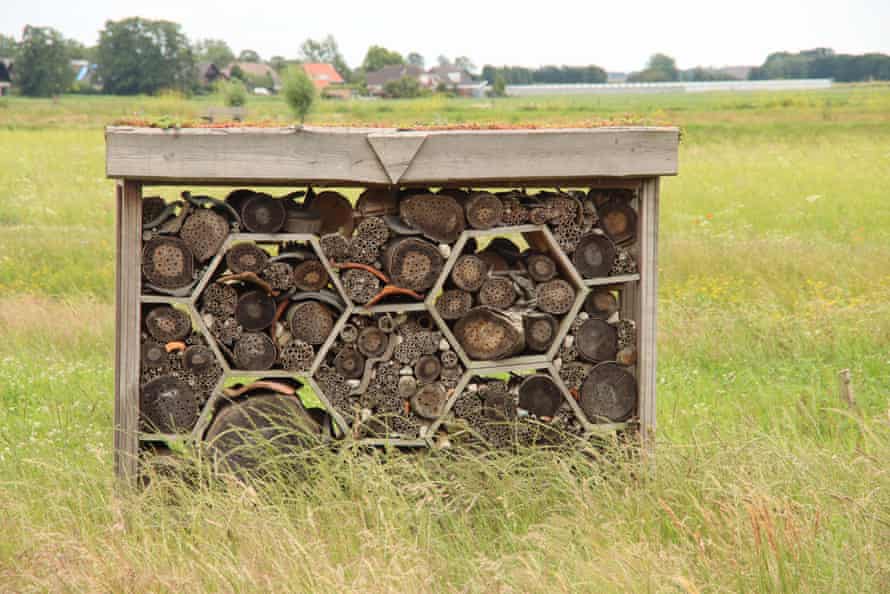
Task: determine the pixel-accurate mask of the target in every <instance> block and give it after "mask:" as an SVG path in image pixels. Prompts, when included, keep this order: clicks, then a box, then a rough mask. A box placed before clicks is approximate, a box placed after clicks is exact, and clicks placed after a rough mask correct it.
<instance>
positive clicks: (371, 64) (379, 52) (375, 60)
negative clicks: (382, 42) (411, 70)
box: [362, 45, 405, 72]
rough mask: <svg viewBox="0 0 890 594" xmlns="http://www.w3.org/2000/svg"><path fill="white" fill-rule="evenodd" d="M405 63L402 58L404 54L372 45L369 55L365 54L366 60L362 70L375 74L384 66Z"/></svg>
mask: <svg viewBox="0 0 890 594" xmlns="http://www.w3.org/2000/svg"><path fill="white" fill-rule="evenodd" d="M404 63H405V59H404V58H402V54H400V53H399V52H395V51H392V50H388V49H386V48H385V47H382V46H379V45H372V46H371V47H369V48H368V53H366V54H365V59H364V61H363V62H362V69H363V70H364V71H365V72H374V71H375V70H380V69H381V68H383V67H384V66H392V65H395V64H404Z"/></svg>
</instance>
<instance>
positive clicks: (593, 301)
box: [584, 289, 618, 320]
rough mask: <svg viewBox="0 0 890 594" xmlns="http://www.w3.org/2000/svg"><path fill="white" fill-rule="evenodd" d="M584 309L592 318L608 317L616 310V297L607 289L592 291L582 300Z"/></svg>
mask: <svg viewBox="0 0 890 594" xmlns="http://www.w3.org/2000/svg"><path fill="white" fill-rule="evenodd" d="M584 311H586V312H587V313H588V314H589V315H590V317H592V318H600V319H604V320H605V319H608V318H609V316H611V315H612V314H613V313H615V312H616V311H618V299H616V298H615V295H614V294H613V293H612V292H611V291H608V290H604V289H599V290H596V291H593V292H592V293H590V295H588V296H587V298H586V299H585V300H584Z"/></svg>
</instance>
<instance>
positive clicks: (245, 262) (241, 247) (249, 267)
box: [226, 242, 269, 274]
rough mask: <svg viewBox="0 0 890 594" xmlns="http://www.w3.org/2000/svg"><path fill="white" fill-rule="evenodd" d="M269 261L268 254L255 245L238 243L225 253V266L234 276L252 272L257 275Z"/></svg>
mask: <svg viewBox="0 0 890 594" xmlns="http://www.w3.org/2000/svg"><path fill="white" fill-rule="evenodd" d="M268 261H269V254H267V253H266V250H264V249H262V248H261V247H259V246H258V245H256V244H255V243H249V242H245V243H238V244H235V245H233V246H232V247H230V248H229V251H228V252H226V266H228V267H229V270H230V271H232V272H233V273H234V274H239V273H241V272H253V273H256V274H259V273H260V272H262V270H263V268H264V267H265V266H266V262H268Z"/></svg>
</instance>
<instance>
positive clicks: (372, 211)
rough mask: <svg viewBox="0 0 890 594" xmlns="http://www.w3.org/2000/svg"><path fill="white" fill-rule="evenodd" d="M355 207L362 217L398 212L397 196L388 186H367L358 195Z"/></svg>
mask: <svg viewBox="0 0 890 594" xmlns="http://www.w3.org/2000/svg"><path fill="white" fill-rule="evenodd" d="M355 209H356V210H357V211H358V212H359V213H360V214H361V215H362V217H382V216H384V215H394V214H398V212H399V202H398V196H397V195H396V193H395V192H393V191H392V190H390V189H389V188H368V189H367V190H365V191H364V192H362V193H361V195H360V196H359V197H358V202H356V205H355Z"/></svg>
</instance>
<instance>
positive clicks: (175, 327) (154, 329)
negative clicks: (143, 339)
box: [145, 305, 192, 343]
mask: <svg viewBox="0 0 890 594" xmlns="http://www.w3.org/2000/svg"><path fill="white" fill-rule="evenodd" d="M145 328H146V330H148V333H149V334H150V335H151V337H152V338H154V339H155V340H157V341H158V342H161V343H167V342H172V341H174V340H182V339H184V338H185V337H186V336H188V335H189V334H191V332H192V319H191V317H189V315H188V314H187V313H186V312H184V311H182V310H181V309H176V308H175V307H171V306H169V305H162V306H160V307H155V308H153V309H152V310H151V311H149V312H148V314H147V315H146V316H145Z"/></svg>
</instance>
